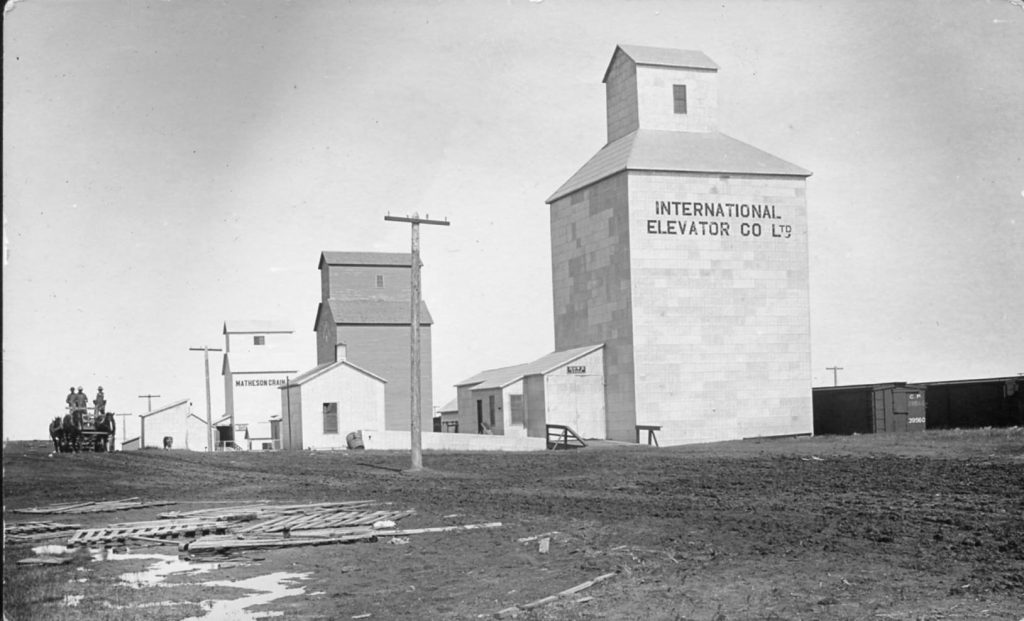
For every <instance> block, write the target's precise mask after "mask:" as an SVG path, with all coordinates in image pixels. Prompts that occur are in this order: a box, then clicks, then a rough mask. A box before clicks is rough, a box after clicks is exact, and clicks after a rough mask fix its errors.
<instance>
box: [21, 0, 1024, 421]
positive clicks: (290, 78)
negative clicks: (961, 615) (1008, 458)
mask: <svg viewBox="0 0 1024 621" xmlns="http://www.w3.org/2000/svg"><path fill="white" fill-rule="evenodd" d="M5 17H6V19H5V24H4V126H3V129H4V142H3V155H4V158H3V182H4V186H3V193H4V196H3V198H4V201H3V202H4V246H5V260H4V267H3V416H4V421H3V422H4V436H5V437H7V438H11V439H22V438H41V437H45V435H46V431H45V429H46V424H47V422H48V421H49V419H50V418H52V417H53V416H54V415H56V414H57V413H59V412H60V411H61V409H62V408H63V405H64V396H65V394H66V391H67V387H68V386H69V385H71V384H74V385H79V384H81V385H83V386H86V389H87V392H89V394H90V397H91V396H92V394H93V393H94V391H95V387H96V386H97V385H103V386H104V388H105V389H106V393H107V395H108V396H107V398H108V402H109V406H108V409H110V410H113V411H116V412H133V413H136V414H138V413H144V412H145V411H146V401H145V400H144V399H139V398H138V397H137V396H138V395H141V394H147V393H151V394H159V395H161V398H160V399H156V400H155V404H156V405H160V404H167V403H170V402H172V401H175V400H178V399H186V398H187V399H191V400H192V401H193V403H194V408H193V411H195V412H196V413H197V414H199V415H200V416H205V405H204V402H205V397H204V383H203V360H202V354H201V353H195V352H190V351H189V347H196V346H202V345H210V346H212V347H223V336H222V335H221V328H222V325H223V322H224V320H226V319H278V320H284V321H288V322H291V323H292V324H293V325H294V327H295V329H296V331H297V333H298V334H299V335H301V338H303V339H307V340H308V343H309V345H308V347H307V348H305V351H307V352H308V358H307V360H306V361H304V362H305V363H306V364H308V366H312V365H313V364H315V357H316V356H315V344H314V343H315V342H314V339H313V336H314V334H313V320H314V316H315V313H316V308H317V303H318V302H319V298H320V289H319V286H320V285H319V283H320V281H319V272H318V271H317V259H318V257H319V254H320V252H321V251H322V250H339V251H386V252H407V251H408V249H409V230H408V226H407V225H398V224H394V223H386V222H385V221H384V219H383V217H384V215H385V214H387V213H388V212H391V213H392V214H397V215H405V214H408V213H411V212H414V211H418V212H419V213H420V214H421V215H423V214H430V216H431V217H432V218H444V217H447V218H448V219H449V220H450V221H451V222H452V225H451V226H450V227H424V229H423V231H422V244H423V259H424V263H425V268H424V274H423V278H424V298H425V299H426V301H427V303H428V305H429V307H430V310H431V314H432V315H433V317H434V320H435V326H434V330H433V346H434V347H433V349H434V358H433V370H434V387H433V389H434V404H435V405H441V404H443V403H444V402H445V401H447V400H449V399H451V398H453V397H454V396H455V390H454V388H453V387H452V385H453V384H454V383H456V382H458V381H460V380H462V379H465V378H466V377H468V376H470V375H473V374H474V373H476V372H477V371H479V370H481V369H484V368H489V367H496V366H505V365H510V364H516V363H521V362H526V361H529V360H532V359H534V358H537V357H539V356H541V355H543V354H545V353H548V352H549V351H550V350H551V349H552V347H553V321H552V311H551V269H550V245H549V242H550V239H549V238H550V236H549V220H548V208H547V206H546V205H545V203H544V200H545V199H546V198H547V197H548V196H549V195H550V194H551V193H552V192H553V191H554V190H555V189H556V188H557V187H558V186H559V185H561V184H562V182H564V181H565V180H566V179H568V177H569V176H570V175H572V173H574V172H575V171H576V170H577V169H578V168H579V167H580V166H581V165H582V164H583V163H584V162H586V160H587V159H588V158H590V156H592V155H593V154H594V153H595V152H596V151H597V150H598V149H600V148H601V147H602V146H603V145H604V142H605V120H604V119H605V115H604V113H605V111H604V103H605V100H604V85H603V84H602V83H601V79H602V77H603V74H604V70H605V68H606V66H607V63H608V61H609V60H610V57H611V54H612V51H613V50H614V48H615V45H616V44H617V43H631V44H638V45H650V46H661V47H673V48H683V49H698V50H702V51H703V52H705V53H706V54H707V55H708V56H710V57H711V58H712V59H713V60H714V61H715V62H716V63H717V64H718V65H719V66H720V71H719V82H720V97H719V122H720V129H721V131H723V132H724V133H726V134H728V135H731V136H733V137H735V138H738V139H740V140H743V141H745V142H748V143H750V144H752V145H754V146H756V147H759V148H761V149H763V150H766V151H768V152H770V153H772V154H774V155H776V156H778V157H781V158H783V159H785V160H788V161H790V162H793V163H795V164H797V165H799V166H802V167H804V168H807V169H809V170H811V171H813V172H814V176H812V177H811V178H810V179H809V180H808V211H809V214H810V216H809V220H810V251H811V253H810V256H811V321H812V357H813V360H812V370H813V372H814V377H813V383H814V385H816V386H818V385H831V383H832V373H831V371H827V370H826V369H825V367H827V366H834V365H838V366H841V367H843V370H842V371H840V373H839V380H840V383H864V382H875V381H933V380H948V379H964V378H977V377H992V376H1004V375H1016V374H1018V373H1024V330H1022V328H1021V325H1022V323H1024V322H1022V318H1024V287H1022V283H1024V230H1022V228H1024V222H1022V221H1024V105H1022V102H1024V3H1022V2H1019V1H1016V0H1015V1H1009V0H930V1H920V2H912V1H894V0H880V1H874V2H872V1H864V0H856V1H854V0H848V1H839V0H822V1H820V2H811V1H808V2H798V1H791V2H786V1H771V2H763V1H762V2H753V1H749V2H747V1H734V0H718V1H715V2H701V1H692V2H685V3H684V2H676V1H672V0H667V1H664V2H659V1H650V2H646V1H631V2H611V1H605V2H600V1H595V0H586V1H585V2H584V1H582V0H581V1H570V0H544V1H542V2H528V1H525V0H500V1H499V0H496V1H492V2H488V1H481V0H472V1H470V0H466V1H447V0H444V1H416V2H397V1H396V2H352V3H349V2H338V1H334V0H330V1H328V0H323V1H317V0H296V1H290V2H288V1H283V0H274V1H269V0H262V1H261V0H245V1H242V0H232V1H219V2H215V1H210V0H169V1H152V2H141V1H134V0H88V1H86V0H21V1H19V2H17V3H16V4H13V5H12V4H10V3H8V4H7V5H6V16H5ZM211 366H212V368H213V378H212V385H213V397H212V400H213V404H214V405H213V409H214V412H213V414H214V417H217V416H219V415H220V414H222V413H223V411H224V400H223V388H222V379H221V377H220V374H219V370H220V357H219V356H216V357H215V358H214V359H213V361H212V364H211ZM736 379H737V381H738V382H741V381H742V379H743V378H742V377H737V378H736ZM136 427H137V425H136ZM129 433H131V432H129ZM119 435H120V434H119Z"/></svg>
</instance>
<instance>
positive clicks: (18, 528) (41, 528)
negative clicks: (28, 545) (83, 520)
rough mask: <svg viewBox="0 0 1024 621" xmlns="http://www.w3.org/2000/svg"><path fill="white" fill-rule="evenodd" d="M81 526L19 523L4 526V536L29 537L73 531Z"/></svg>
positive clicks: (51, 523)
mask: <svg viewBox="0 0 1024 621" xmlns="http://www.w3.org/2000/svg"><path fill="white" fill-rule="evenodd" d="M81 527H82V525H81V524H60V523H57V522H21V523H20V524H5V525H4V535H31V534H35V533H46V532H52V531H55V530H56V531H59V530H73V529H75V528H81Z"/></svg>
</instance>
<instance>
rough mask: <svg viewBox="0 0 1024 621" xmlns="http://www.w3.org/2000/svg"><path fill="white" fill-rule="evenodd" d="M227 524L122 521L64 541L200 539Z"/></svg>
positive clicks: (74, 543)
mask: <svg viewBox="0 0 1024 621" xmlns="http://www.w3.org/2000/svg"><path fill="white" fill-rule="evenodd" d="M227 527H228V523H227V522H221V521H217V520H206V519H182V520H158V521H155V522H124V523H121V524H112V525H110V526H106V527H104V528H85V529H80V530H77V531H75V533H74V534H73V535H71V538H70V539H68V545H69V546H84V545H93V544H99V543H112V542H125V541H129V540H139V541H154V540H155V541H156V542H158V543H163V542H164V540H166V539H171V538H176V537H200V536H202V535H206V534H212V533H223V532H225V531H226V530H227Z"/></svg>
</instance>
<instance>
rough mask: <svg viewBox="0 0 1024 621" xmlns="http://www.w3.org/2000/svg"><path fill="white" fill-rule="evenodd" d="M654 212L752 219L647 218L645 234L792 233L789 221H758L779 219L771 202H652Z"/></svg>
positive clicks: (751, 235)
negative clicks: (784, 222) (735, 220)
mask: <svg viewBox="0 0 1024 621" xmlns="http://www.w3.org/2000/svg"><path fill="white" fill-rule="evenodd" d="M654 215H656V216H682V217H685V218H740V219H748V220H755V221H754V222H739V223H736V222H724V221H718V220H648V221H647V233H648V234H649V235H692V236H702V235H709V236H716V237H728V236H730V235H732V234H733V233H738V234H739V235H740V236H741V237H762V236H771V237H777V238H783V239H788V238H790V237H791V236H792V234H793V227H792V225H789V224H782V223H776V222H766V223H762V222H760V220H781V219H782V216H779V215H778V214H777V213H776V212H775V205H766V204H760V203H702V202H698V201H654Z"/></svg>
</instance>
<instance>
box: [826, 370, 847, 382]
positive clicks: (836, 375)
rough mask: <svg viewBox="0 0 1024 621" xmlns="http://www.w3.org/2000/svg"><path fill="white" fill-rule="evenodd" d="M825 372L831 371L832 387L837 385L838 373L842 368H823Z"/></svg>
mask: <svg viewBox="0 0 1024 621" xmlns="http://www.w3.org/2000/svg"><path fill="white" fill-rule="evenodd" d="M825 368H826V369H827V370H829V371H832V385H833V386H838V385H839V372H840V371H842V370H843V367H825Z"/></svg>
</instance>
